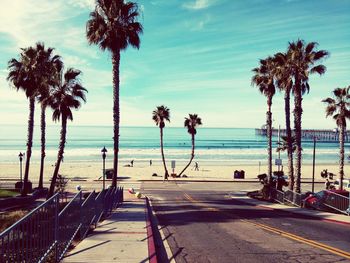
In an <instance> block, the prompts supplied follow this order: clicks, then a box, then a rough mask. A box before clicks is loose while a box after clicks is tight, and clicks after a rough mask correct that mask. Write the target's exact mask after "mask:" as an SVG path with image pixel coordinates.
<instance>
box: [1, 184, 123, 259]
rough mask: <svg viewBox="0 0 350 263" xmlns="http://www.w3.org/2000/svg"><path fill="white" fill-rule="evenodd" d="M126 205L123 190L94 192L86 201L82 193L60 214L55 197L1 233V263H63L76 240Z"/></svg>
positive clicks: (57, 198) (57, 196)
mask: <svg viewBox="0 0 350 263" xmlns="http://www.w3.org/2000/svg"><path fill="white" fill-rule="evenodd" d="M122 202H123V188H120V187H118V188H109V189H108V190H103V191H101V192H100V193H99V194H96V193H95V191H93V192H92V193H90V194H89V196H88V197H87V198H86V199H85V200H83V198H82V192H81V191H80V192H79V193H77V194H76V195H75V196H74V198H73V199H72V200H71V201H70V202H69V203H68V204H67V205H66V206H65V207H64V208H63V209H62V210H61V211H60V206H61V205H62V204H60V203H59V195H58V194H55V195H54V196H52V197H51V198H50V199H48V200H47V201H46V202H44V203H42V204H41V205H40V206H38V207H37V208H35V209H34V210H33V211H31V212H30V213H29V214H28V215H26V216H25V217H23V218H22V219H21V220H19V221H18V222H16V223H15V224H13V225H12V226H10V227H9V228H7V229H6V230H5V231H3V232H2V233H0V262H4V263H10V262H11V263H12V262H46V261H50V262H59V261H60V260H61V259H62V258H63V256H64V254H65V253H66V251H67V250H68V248H69V246H70V244H71V243H72V241H73V239H74V238H75V237H77V236H79V238H80V239H83V238H84V237H85V236H86V234H87V233H88V231H89V230H90V228H91V227H93V226H96V225H97V223H98V222H99V221H100V219H101V218H102V217H106V216H109V215H110V213H111V212H112V210H113V209H114V208H117V207H118V206H119V205H120V204H121V203H122Z"/></svg>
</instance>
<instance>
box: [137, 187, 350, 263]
mask: <svg viewBox="0 0 350 263" xmlns="http://www.w3.org/2000/svg"><path fill="white" fill-rule="evenodd" d="M141 187H142V192H143V193H144V194H146V195H148V196H149V197H150V199H151V200H152V206H153V209H154V211H155V212H156V215H157V218H158V221H159V225H160V226H161V227H162V229H163V231H164V233H165V238H166V239H167V241H168V243H169V245H170V248H171V250H172V253H173V256H174V258H175V260H176V262H178V263H181V262H201V263H204V262H220V263H223V262H239V263H245V262H269V263H272V262H308V263H311V262H350V226H348V225H342V224H336V223H331V222H327V221H321V220H317V219H315V218H311V217H306V216H301V215H295V214H291V213H287V212H283V211H281V212H279V211H276V210H270V209H266V208H264V207H258V206H253V205H249V204H248V203H245V202H244V198H245V193H244V192H242V191H240V190H241V188H242V185H233V184H227V183H226V184H225V183H193V182H191V183H174V182H165V183H162V182H144V183H143V184H142V186H141ZM246 187H247V188H249V187H255V186H246ZM232 195H234V196H236V197H238V198H234V199H232V198H231V196H232ZM240 197H241V198H240Z"/></svg>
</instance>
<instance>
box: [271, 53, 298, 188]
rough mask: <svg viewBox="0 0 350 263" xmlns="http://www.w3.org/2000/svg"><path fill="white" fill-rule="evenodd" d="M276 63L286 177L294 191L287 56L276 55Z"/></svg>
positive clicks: (290, 83)
mask: <svg viewBox="0 0 350 263" xmlns="http://www.w3.org/2000/svg"><path fill="white" fill-rule="evenodd" d="M274 58H275V61H276V70H275V77H276V83H277V87H278V89H280V90H281V91H283V92H284V111H285V117H286V137H285V139H286V141H285V143H286V145H285V146H286V150H287V156H288V177H289V189H290V190H292V191H293V190H294V182H295V180H294V167H293V153H294V151H295V149H294V148H295V138H294V137H293V136H292V129H291V125H290V93H291V90H292V87H293V82H292V78H291V75H290V74H289V70H288V69H289V68H288V56H287V54H286V53H281V52H279V53H277V54H275V56H274Z"/></svg>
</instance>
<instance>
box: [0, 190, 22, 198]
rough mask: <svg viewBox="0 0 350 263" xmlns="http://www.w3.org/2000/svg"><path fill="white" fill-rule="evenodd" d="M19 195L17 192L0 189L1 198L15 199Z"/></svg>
mask: <svg viewBox="0 0 350 263" xmlns="http://www.w3.org/2000/svg"><path fill="white" fill-rule="evenodd" d="M16 195H18V192H17V191H12V190H5V189H0V198H6V197H14V196H16Z"/></svg>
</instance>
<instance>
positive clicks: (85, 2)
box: [68, 0, 95, 10]
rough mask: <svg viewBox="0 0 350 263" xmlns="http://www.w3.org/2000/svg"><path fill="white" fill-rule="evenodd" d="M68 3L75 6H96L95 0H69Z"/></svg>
mask: <svg viewBox="0 0 350 263" xmlns="http://www.w3.org/2000/svg"><path fill="white" fill-rule="evenodd" d="M68 3H69V4H70V5H72V6H75V7H80V8H85V9H89V10H93V9H94V7H95V0H69V1H68Z"/></svg>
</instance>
